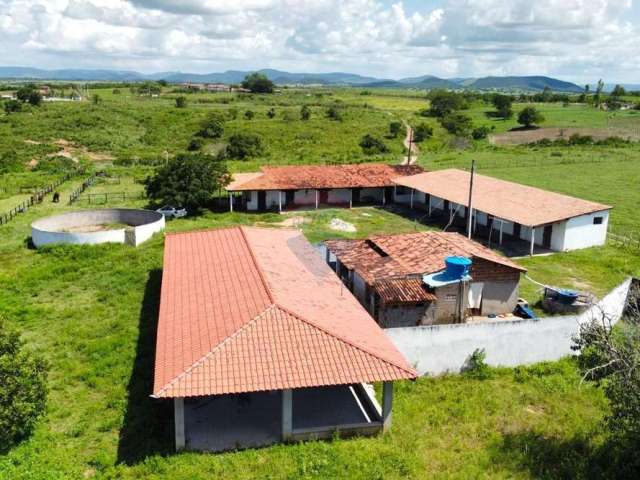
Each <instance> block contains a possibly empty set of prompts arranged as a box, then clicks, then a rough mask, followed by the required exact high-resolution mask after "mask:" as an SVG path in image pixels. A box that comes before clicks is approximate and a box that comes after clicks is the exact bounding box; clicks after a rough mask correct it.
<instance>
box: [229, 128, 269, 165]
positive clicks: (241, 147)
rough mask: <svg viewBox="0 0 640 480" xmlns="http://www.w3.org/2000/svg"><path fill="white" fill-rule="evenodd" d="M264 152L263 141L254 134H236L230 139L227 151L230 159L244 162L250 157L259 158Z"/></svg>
mask: <svg viewBox="0 0 640 480" xmlns="http://www.w3.org/2000/svg"><path fill="white" fill-rule="evenodd" d="M263 152H264V146H263V144H262V139H261V138H260V137H259V136H258V135H255V134H253V133H236V134H234V135H232V136H231V137H230V138H229V143H228V144H227V147H226V149H225V154H226V156H227V157H228V158H233V159H237V160H244V159H246V158H248V157H257V156H258V155H262V153H263Z"/></svg>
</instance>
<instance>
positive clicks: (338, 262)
mask: <svg viewBox="0 0 640 480" xmlns="http://www.w3.org/2000/svg"><path fill="white" fill-rule="evenodd" d="M336 273H337V274H338V276H340V259H339V258H338V257H337V256H336Z"/></svg>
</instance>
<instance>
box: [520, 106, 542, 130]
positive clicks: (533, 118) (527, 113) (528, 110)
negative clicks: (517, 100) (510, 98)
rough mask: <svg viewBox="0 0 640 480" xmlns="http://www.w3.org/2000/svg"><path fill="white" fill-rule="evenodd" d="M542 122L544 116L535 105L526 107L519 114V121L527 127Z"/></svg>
mask: <svg viewBox="0 0 640 480" xmlns="http://www.w3.org/2000/svg"><path fill="white" fill-rule="evenodd" d="M542 122H544V116H543V115H542V114H541V113H540V112H539V111H538V110H536V108H535V107H525V108H523V109H522V110H521V111H520V113H519V114H518V123H519V124H520V125H524V126H525V127H527V128H529V127H531V126H533V125H535V124H536V123H542Z"/></svg>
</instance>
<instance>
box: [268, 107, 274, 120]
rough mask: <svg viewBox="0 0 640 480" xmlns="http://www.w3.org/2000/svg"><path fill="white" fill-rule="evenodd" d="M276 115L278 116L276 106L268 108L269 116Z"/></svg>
mask: <svg viewBox="0 0 640 480" xmlns="http://www.w3.org/2000/svg"><path fill="white" fill-rule="evenodd" d="M275 116H276V110H275V108H270V109H269V110H267V117H269V118H274V117H275Z"/></svg>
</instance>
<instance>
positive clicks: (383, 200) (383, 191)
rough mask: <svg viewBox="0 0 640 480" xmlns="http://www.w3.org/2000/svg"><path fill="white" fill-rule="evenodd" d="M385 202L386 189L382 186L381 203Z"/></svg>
mask: <svg viewBox="0 0 640 480" xmlns="http://www.w3.org/2000/svg"><path fill="white" fill-rule="evenodd" d="M386 204H387V189H386V188H385V187H382V205H386Z"/></svg>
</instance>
